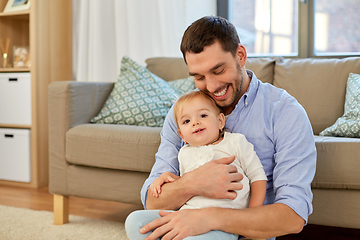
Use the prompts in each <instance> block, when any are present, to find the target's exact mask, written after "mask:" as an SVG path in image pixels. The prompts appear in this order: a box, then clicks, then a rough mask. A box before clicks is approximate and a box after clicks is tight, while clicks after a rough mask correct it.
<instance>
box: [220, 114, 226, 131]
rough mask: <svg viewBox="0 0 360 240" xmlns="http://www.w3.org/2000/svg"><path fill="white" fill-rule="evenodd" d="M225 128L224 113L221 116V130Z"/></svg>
mask: <svg viewBox="0 0 360 240" xmlns="http://www.w3.org/2000/svg"><path fill="white" fill-rule="evenodd" d="M224 127H225V115H224V114H223V113H220V114H219V129H220V130H223V129H224Z"/></svg>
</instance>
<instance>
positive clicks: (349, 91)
mask: <svg viewBox="0 0 360 240" xmlns="http://www.w3.org/2000/svg"><path fill="white" fill-rule="evenodd" d="M319 135H321V136H334V137H360V75H359V74H354V73H350V74H349V78H348V81H347V84H346V96H345V110H344V115H343V116H342V117H340V118H338V120H336V122H335V124H334V125H332V126H331V127H328V128H326V129H325V130H324V131H322V132H321V133H320V134H319Z"/></svg>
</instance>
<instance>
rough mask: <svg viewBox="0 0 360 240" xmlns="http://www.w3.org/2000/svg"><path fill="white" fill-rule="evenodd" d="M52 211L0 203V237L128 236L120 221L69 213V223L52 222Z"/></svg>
mask: <svg viewBox="0 0 360 240" xmlns="http://www.w3.org/2000/svg"><path fill="white" fill-rule="evenodd" d="M53 218H54V214H53V213H52V212H48V211H35V210H30V209H25V208H15V207H8V206H1V205H0V239H6V240H8V239H9V240H18V239H19V240H20V239H21V240H24V239H27V240H42V239H43V240H45V239H46V240H49V239H62V240H63V239H68V240H77V239H79V240H82V239H94V240H95V239H96V240H99V239H100V240H101V239H106V240H111V239H117V240H128V238H127V236H126V233H125V229H124V223H120V222H112V221H105V220H98V219H92V218H86V217H80V216H73V215H70V217H69V221H70V222H69V223H67V224H64V225H61V226H55V225H53Z"/></svg>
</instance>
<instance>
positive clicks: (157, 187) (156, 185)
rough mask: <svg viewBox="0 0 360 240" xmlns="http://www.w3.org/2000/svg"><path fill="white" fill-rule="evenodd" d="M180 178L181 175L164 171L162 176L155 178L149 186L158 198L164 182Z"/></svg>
mask: <svg viewBox="0 0 360 240" xmlns="http://www.w3.org/2000/svg"><path fill="white" fill-rule="evenodd" d="M179 178H180V177H179V176H177V175H175V174H173V173H171V172H164V173H163V174H161V175H160V177H158V178H157V179H155V181H154V182H153V183H152V184H151V185H150V188H149V189H150V192H151V193H152V195H153V196H154V197H156V198H158V197H159V194H160V193H161V186H162V185H163V184H164V183H169V182H174V181H176V180H177V179H179Z"/></svg>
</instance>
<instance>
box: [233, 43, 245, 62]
mask: <svg viewBox="0 0 360 240" xmlns="http://www.w3.org/2000/svg"><path fill="white" fill-rule="evenodd" d="M236 55H237V58H238V60H239V64H240V67H244V66H245V63H246V60H247V52H246V49H245V47H244V45H242V44H241V43H239V45H238V47H237V51H236Z"/></svg>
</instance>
